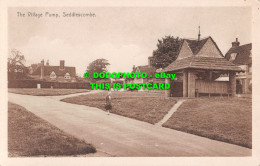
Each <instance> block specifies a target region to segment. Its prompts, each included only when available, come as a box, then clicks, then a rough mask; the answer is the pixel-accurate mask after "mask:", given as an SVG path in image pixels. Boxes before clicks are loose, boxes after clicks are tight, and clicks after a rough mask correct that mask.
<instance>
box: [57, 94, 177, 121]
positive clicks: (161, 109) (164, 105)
mask: <svg viewBox="0 0 260 166" xmlns="http://www.w3.org/2000/svg"><path fill="white" fill-rule="evenodd" d="M106 95H107V92H102V93H96V94H88V95H81V96H77V97H71V98H66V99H62V100H61V101H64V102H68V103H73V104H80V105H86V106H90V107H96V108H99V109H102V110H105V97H106ZM111 97H112V111H111V112H112V113H115V114H118V115H122V116H126V117H129V118H134V119H137V120H141V121H145V122H148V123H151V124H155V123H157V122H159V121H160V120H161V119H162V118H163V117H164V116H165V115H166V114H167V113H168V111H169V110H170V109H171V108H172V107H173V106H174V104H175V103H176V101H177V99H174V98H169V99H165V98H164V94H163V93H153V92H112V96H111Z"/></svg>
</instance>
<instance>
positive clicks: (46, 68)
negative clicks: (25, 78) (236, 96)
mask: <svg viewBox="0 0 260 166" xmlns="http://www.w3.org/2000/svg"><path fill="white" fill-rule="evenodd" d="M52 71H54V72H55V74H56V75H57V76H64V75H65V74H66V73H67V72H68V73H69V74H70V76H71V77H75V76H76V68H75V67H65V68H64V69H60V66H44V75H45V76H46V75H50V74H51V72H52ZM32 75H41V66H39V67H38V68H37V69H36V70H35V71H34V72H33V73H32Z"/></svg>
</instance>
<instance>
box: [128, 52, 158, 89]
mask: <svg viewBox="0 0 260 166" xmlns="http://www.w3.org/2000/svg"><path fill="white" fill-rule="evenodd" d="M152 60H153V57H148V65H144V66H137V67H135V66H133V71H132V72H134V73H146V74H147V78H142V77H140V78H137V77H135V78H134V79H132V80H131V81H130V82H131V83H135V84H136V83H149V82H150V83H153V82H154V80H155V79H154V75H155V73H156V68H155V67H153V66H151V64H152ZM150 75H152V76H153V77H150ZM142 90H144V89H140V91H142Z"/></svg>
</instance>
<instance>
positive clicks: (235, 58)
mask: <svg viewBox="0 0 260 166" xmlns="http://www.w3.org/2000/svg"><path fill="white" fill-rule="evenodd" d="M239 44H240V42H239V41H238V39H237V38H236V41H235V42H232V47H231V48H230V49H229V50H228V52H227V53H226V55H225V58H226V59H227V60H228V61H230V62H232V63H234V64H235V65H236V66H239V67H241V68H242V69H244V70H245V72H244V73H236V85H237V88H236V92H237V93H243V94H245V93H252V89H251V88H252V53H251V50H252V43H249V44H245V45H241V46H240V45H239Z"/></svg>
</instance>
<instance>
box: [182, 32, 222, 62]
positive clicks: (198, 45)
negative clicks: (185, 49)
mask: <svg viewBox="0 0 260 166" xmlns="http://www.w3.org/2000/svg"><path fill="white" fill-rule="evenodd" d="M208 39H211V40H212V42H213V44H214V45H215V46H216V48H217V49H218V51H219V53H220V54H221V55H222V56H223V54H222V52H221V51H220V49H219V48H218V45H217V44H216V42H215V41H214V40H213V39H212V37H211V36H209V37H205V38H203V39H201V40H199V41H198V39H183V41H182V44H183V42H184V41H186V42H187V44H188V46H189V48H190V49H191V51H192V54H193V55H197V54H198V53H199V52H200V50H201V49H202V48H203V46H204V44H205V43H206V42H207V41H208ZM180 50H181V47H180ZM180 50H179V52H180ZM223 57H224V56H223Z"/></svg>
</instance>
